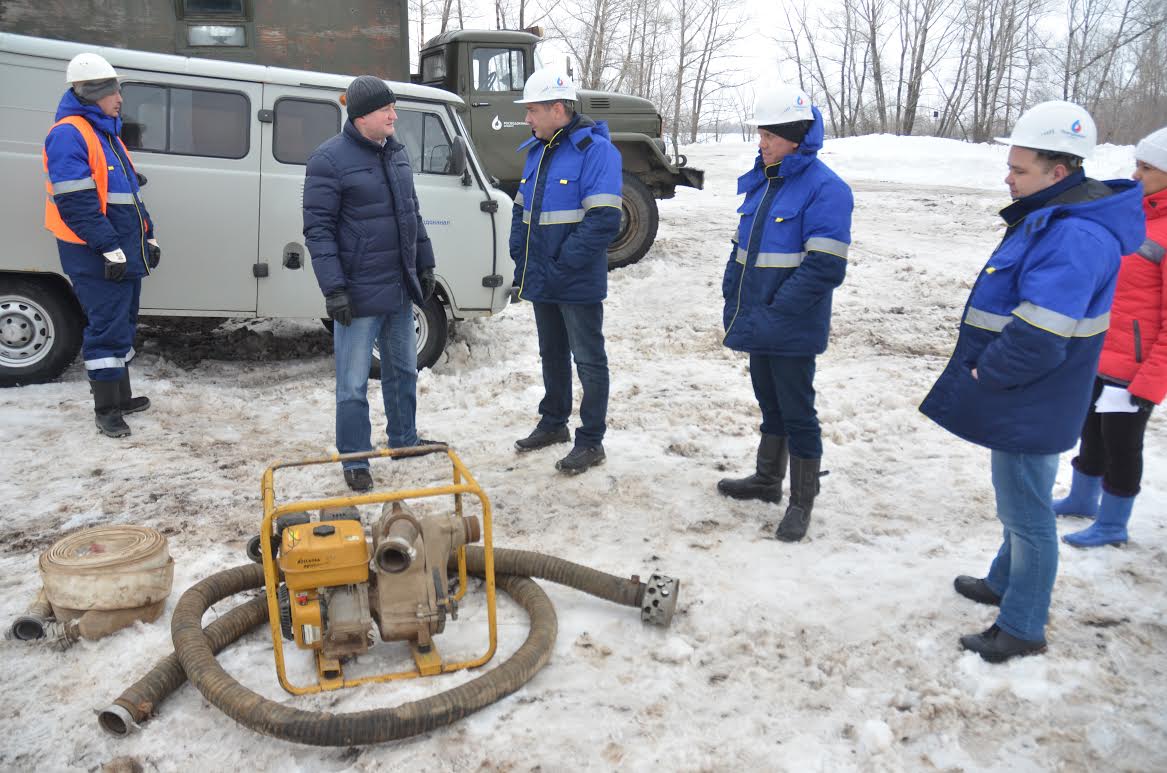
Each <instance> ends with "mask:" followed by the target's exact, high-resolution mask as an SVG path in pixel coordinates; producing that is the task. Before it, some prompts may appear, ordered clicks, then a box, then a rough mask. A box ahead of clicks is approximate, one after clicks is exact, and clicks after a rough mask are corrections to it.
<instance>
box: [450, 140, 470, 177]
mask: <svg viewBox="0 0 1167 773" xmlns="http://www.w3.org/2000/svg"><path fill="white" fill-rule="evenodd" d="M469 165H470V146H469V145H467V144H466V138H465V137H455V138H454V147H453V149H452V152H451V153H450V174H457V175H465V173H466V167H467V166H469Z"/></svg>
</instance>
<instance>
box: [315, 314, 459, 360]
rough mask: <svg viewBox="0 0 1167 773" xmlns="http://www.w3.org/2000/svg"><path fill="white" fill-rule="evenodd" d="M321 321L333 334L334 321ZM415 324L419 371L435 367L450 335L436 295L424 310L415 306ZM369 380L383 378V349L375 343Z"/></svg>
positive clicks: (447, 323)
mask: <svg viewBox="0 0 1167 773" xmlns="http://www.w3.org/2000/svg"><path fill="white" fill-rule="evenodd" d="M320 321H321V322H322V323H324V327H325V328H327V329H328V332H330V333H331V332H332V320H331V319H328V318H324V319H322V320H320ZM413 324H414V331H415V332H416V334H417V369H418V370H421V369H422V368H430V367H433V365H434V363H436V362H437V361H438V358H439V357H441V356H442V352H443V351H445V349H446V338H447V336H448V334H449V322H447V320H446V309H445V307H444V306H443V305H442V302H441V301H440V300H439V299H438V297H437V296H436V295H435V296H433V297H432V298H430V299H429V300H428V301H426V304H425V307H424V308H422V307H420V306H417V305H416V304H414V307H413ZM369 378H372V379H379V378H381V347H380V346H379V345H378V344H377V343H376V342H375V341H374V342H373V364H372V366H371V367H370V368H369Z"/></svg>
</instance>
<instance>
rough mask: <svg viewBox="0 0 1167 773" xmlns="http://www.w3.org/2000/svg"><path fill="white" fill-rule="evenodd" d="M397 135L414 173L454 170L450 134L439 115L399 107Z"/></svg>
mask: <svg viewBox="0 0 1167 773" xmlns="http://www.w3.org/2000/svg"><path fill="white" fill-rule="evenodd" d="M396 136H397V141H398V142H400V143H401V144H402V145H404V146H405V149H406V151H408V153H409V163H410V164H412V165H413V171H414V174H417V173H419V172H420V173H422V174H450V168H449V167H450V135H449V134H447V133H446V127H445V126H444V125H443V124H442V119H441V118H440V117H439V116H438V115H436V114H435V113H424V112H422V111H420V110H407V109H405V108H401V107H399V108H397V135H396Z"/></svg>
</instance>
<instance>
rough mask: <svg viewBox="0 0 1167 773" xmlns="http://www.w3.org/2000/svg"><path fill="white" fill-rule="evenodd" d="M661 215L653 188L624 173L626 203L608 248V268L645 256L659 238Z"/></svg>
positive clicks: (632, 261) (626, 263)
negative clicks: (618, 226) (618, 230)
mask: <svg viewBox="0 0 1167 773" xmlns="http://www.w3.org/2000/svg"><path fill="white" fill-rule="evenodd" d="M659 221H660V217H659V215H658V214H657V210H656V199H654V198H653V197H652V191H650V190H649V189H648V186H647V185H645V184H644V183H642V182H641V181H640V179H639V178H638V177H636V176H635V175H632V174H629V173H628V172H625V173H624V202H623V206H622V207H621V208H620V232H619V233H618V234H616V239H615V241H613V242H612V245H611V246H610V247H608V270H609V271H611V270H612V269H614V268H620V267H622V266H631V265H632V264H633V263H635V262H636V261H638V260H640V259H641V258H643V257H644V254H645V253H646V252H648V248H649V247H651V246H652V242H653V240H654V239H656V227H657V224H658V223H659Z"/></svg>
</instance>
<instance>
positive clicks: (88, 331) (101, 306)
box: [69, 276, 142, 381]
mask: <svg viewBox="0 0 1167 773" xmlns="http://www.w3.org/2000/svg"><path fill="white" fill-rule="evenodd" d="M69 278H70V279H71V280H72V281H73V292H74V294H75V295H76V296H77V300H78V301H79V302H80V303H81V308H82V310H84V311H85V330H84V332H83V333H82V334H81V335H82V338H81V358H82V359H83V360H84V362H85V370H86V371H87V372H88V374H89V380H90V381H120V380H121V378H122V377H123V376H124V375H126V365H127V364H128V363H129V362H130V360H132V359H133V358H134V335H135V334H136V333H137V332H138V302H139V300H140V299H141V297H142V278H141V277H126V278H125V279H123V280H122V281H120V282H111V281H109V280H106V279H103V278H101V277H92V276H70V277H69Z"/></svg>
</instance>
